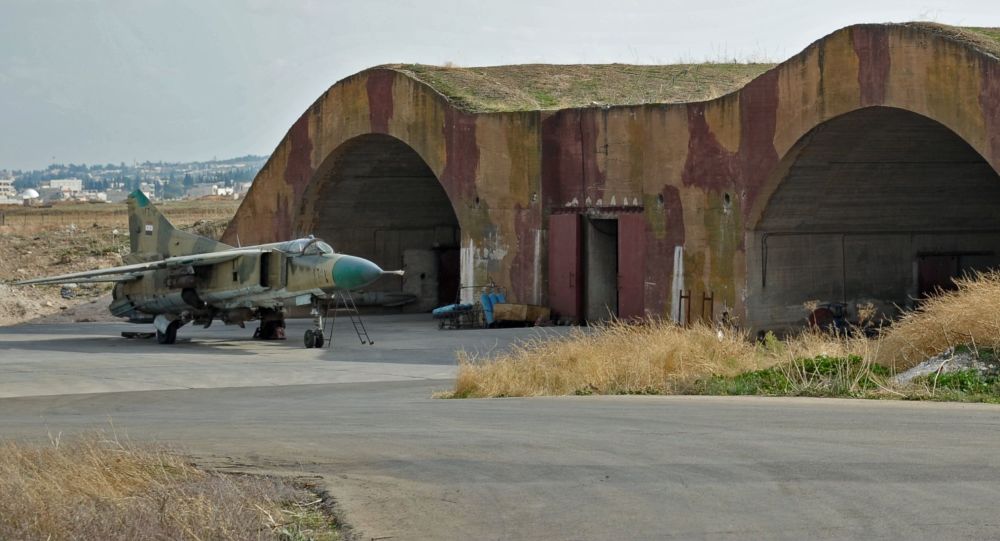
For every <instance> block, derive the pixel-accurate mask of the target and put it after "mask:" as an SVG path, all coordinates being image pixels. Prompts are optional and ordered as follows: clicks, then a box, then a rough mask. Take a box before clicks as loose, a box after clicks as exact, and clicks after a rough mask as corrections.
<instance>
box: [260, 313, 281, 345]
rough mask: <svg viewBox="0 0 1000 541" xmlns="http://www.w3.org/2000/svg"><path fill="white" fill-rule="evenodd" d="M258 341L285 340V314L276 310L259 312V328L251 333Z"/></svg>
mask: <svg viewBox="0 0 1000 541" xmlns="http://www.w3.org/2000/svg"><path fill="white" fill-rule="evenodd" d="M253 337H254V338H257V339H260V340H284V339H285V314H284V313H283V312H281V311H278V310H261V314H260V326H259V327H257V330H255V331H254V332H253Z"/></svg>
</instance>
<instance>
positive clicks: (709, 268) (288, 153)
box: [224, 24, 1000, 316]
mask: <svg viewBox="0 0 1000 541" xmlns="http://www.w3.org/2000/svg"><path fill="white" fill-rule="evenodd" d="M939 30H940V29H938V30H935V29H933V28H931V27H929V26H927V25H905V24H889V25H857V26H852V27H848V28H845V29H842V30H839V31H837V32H834V33H833V34H831V35H829V36H826V37H824V38H822V39H820V40H818V41H817V42H815V43H813V44H812V45H810V46H809V47H808V48H806V49H805V50H804V51H802V52H801V53H799V54H797V55H796V56H794V57H793V58H791V59H789V60H787V61H785V62H783V63H781V64H779V65H778V66H776V67H775V68H773V69H771V70H770V71H768V72H766V73H764V74H762V75H761V76H759V77H757V78H756V79H754V80H753V81H751V82H750V83H748V84H747V85H745V86H744V87H743V88H742V89H740V90H737V91H735V92H733V93H731V94H728V95H725V96H722V97H720V98H717V99H714V100H711V101H707V102H700V103H690V104H646V105H634V106H614V105H611V106H600V107H590V108H581V109H564V110H552V111H518V112H496V113H480V114H476V113H472V112H468V111H465V110H462V109H460V108H458V107H456V106H454V105H453V104H452V103H451V102H449V101H448V99H447V98H445V96H444V93H445V91H444V90H442V91H440V92H439V91H438V90H436V89H434V88H432V87H430V86H428V85H427V84H425V83H423V82H421V81H418V80H415V79H413V78H411V77H410V76H408V75H407V74H405V73H402V72H401V71H399V70H396V69H393V68H391V67H378V68H372V69H369V70H366V71H363V72H361V73H359V74H357V75H354V76H352V77H349V78H347V79H344V80H342V81H340V82H338V83H337V84H335V85H334V86H332V87H331V88H330V89H329V90H328V91H327V92H326V93H324V94H323V95H322V96H321V97H320V98H319V99H318V100H317V101H316V102H315V103H314V104H313V105H312V106H311V107H310V109H309V110H308V111H306V113H305V114H303V116H302V117H301V118H300V119H299V120H298V121H297V122H296V123H295V125H294V126H293V127H292V129H291V130H290V131H289V133H288V135H286V137H285V138H284V139H283V140H282V141H281V142H280V143H279V144H278V147H277V148H276V149H275V151H274V154H273V155H272V156H271V159H270V160H269V162H268V164H267V165H266V166H265V167H264V169H263V170H262V171H261V172H260V174H259V175H258V177H257V179H256V181H255V183H254V186H253V188H252V189H251V191H250V193H249V194H248V196H247V199H246V200H245V201H244V203H243V205H242V206H241V208H240V211H239V213H238V214H237V217H236V219H235V220H234V221H233V224H232V225H231V226H230V228H229V230H228V231H227V234H226V236H225V237H224V238H225V239H226V240H227V241H228V242H230V243H234V242H235V237H236V235H237V234H238V235H239V237H240V239H241V241H242V242H243V243H249V242H263V241H270V240H276V239H280V238H285V237H291V236H294V235H298V234H306V233H308V232H309V230H310V228H311V227H312V226H313V224H315V223H316V220H317V217H316V216H315V209H313V208H312V206H311V201H310V197H311V194H314V193H315V190H316V189H317V186H318V185H320V184H321V183H323V182H326V181H327V180H328V179H327V176H326V175H327V174H326V172H328V171H330V170H331V164H332V163H334V162H335V161H336V160H337V159H338V148H340V147H341V145H343V143H344V142H346V141H348V140H350V139H351V138H353V137H357V136H359V135H363V134H366V133H385V134H388V135H391V136H393V137H395V138H397V139H399V140H401V141H403V142H404V143H406V144H407V145H409V146H410V147H411V148H413V149H414V151H416V152H417V153H418V154H419V155H420V156H421V157H422V158H423V159H424V161H425V162H426V163H427V165H428V166H429V167H430V169H431V170H432V171H433V172H434V174H435V175H436V176H437V178H438V179H439V181H440V183H441V185H442V187H443V189H444V190H445V192H446V193H447V194H448V196H449V198H450V199H451V202H452V206H453V208H454V210H455V213H456V216H457V217H458V221H459V223H460V226H461V229H462V250H463V253H462V264H463V268H462V280H463V282H464V284H465V285H473V284H478V283H485V281H486V280H490V279H492V280H495V281H496V282H498V283H499V284H501V285H504V286H507V287H508V288H509V290H510V293H511V297H512V298H513V299H514V300H516V301H523V302H537V303H544V302H546V299H547V283H546V276H547V275H546V268H545V261H546V254H547V246H546V239H547V229H548V226H547V222H548V216H549V215H550V213H551V211H552V210H553V209H555V208H559V209H562V210H563V211H565V210H566V209H567V208H570V209H574V210H575V211H578V212H580V213H584V214H592V215H595V216H603V217H607V216H613V215H614V214H615V213H616V212H625V211H633V212H634V211H635V210H636V209H635V207H639V208H640V209H641V210H642V212H643V215H644V216H645V217H646V220H647V222H648V229H647V231H648V236H647V239H646V249H647V250H648V252H647V254H646V257H645V265H646V269H645V276H646V281H645V283H644V285H643V291H644V292H645V293H644V295H645V298H644V303H643V304H644V306H645V307H646V309H647V311H648V312H649V313H651V314H653V315H666V314H667V313H668V310H669V307H670V305H671V299H672V296H673V295H675V294H676V292H673V291H670V289H671V288H670V280H671V275H672V272H673V264H674V263H673V262H674V248H675V247H677V246H682V247H683V248H684V250H683V253H684V274H685V276H684V278H685V280H684V282H685V287H686V288H688V289H690V290H691V291H692V297H693V298H694V299H700V297H701V295H702V294H703V293H706V292H711V293H712V294H714V296H715V299H716V309H715V314H716V315H718V314H720V313H721V312H722V310H723V309H724V310H727V311H729V312H730V313H731V314H733V315H735V316H739V315H740V314H741V312H742V311H743V309H744V306H743V303H744V301H745V298H744V297H745V292H746V280H747V269H746V254H745V253H744V250H745V239H746V232H747V231H750V230H753V229H754V227H755V226H756V224H757V222H758V221H759V219H760V216H761V215H762V213H763V211H764V209H765V208H766V206H767V203H768V201H769V200H770V198H771V196H772V194H773V193H774V192H775V190H776V189H777V187H778V184H779V183H780V179H781V178H782V177H783V175H782V174H781V172H782V171H783V170H785V169H787V167H788V166H789V163H790V161H792V160H793V159H794V156H790V153H792V154H794V148H795V146H796V143H797V142H798V141H799V140H800V139H802V138H803V137H804V136H806V135H807V134H808V133H809V132H810V131H811V130H813V129H814V128H816V127H817V126H820V125H821V124H823V123H824V122H826V121H828V120H830V119H833V118H835V117H837V116H840V115H843V114H845V113H848V112H851V111H855V110H858V109H862V108H865V107H872V106H885V107H895V108H900V109H904V110H907V111H911V112H914V113H917V114H920V115H923V116H926V117H928V118H931V119H933V120H935V121H937V122H939V123H941V124H943V125H944V126H946V127H948V128H949V129H951V130H952V131H953V132H954V133H955V134H957V135H958V136H959V137H961V138H962V139H963V140H965V141H966V142H968V143H969V144H970V145H971V146H972V147H973V148H974V149H975V150H976V151H977V152H979V153H980V154H981V155H982V156H983V157H984V159H986V161H987V162H988V163H990V164H991V165H992V166H993V167H994V169H1000V62H998V60H997V58H996V57H995V56H993V55H992V54H990V53H989V52H988V51H984V50H982V49H981V48H977V47H975V46H973V45H970V44H969V43H965V42H962V41H961V40H956V39H951V38H949V37H948V36H947V35H946V34H947V33H946V32H941V31H939ZM459 69H460V68H459Z"/></svg>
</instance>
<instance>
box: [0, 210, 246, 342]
mask: <svg viewBox="0 0 1000 541" xmlns="http://www.w3.org/2000/svg"><path fill="white" fill-rule="evenodd" d="M238 205H239V201H232V200H226V201H200V200H199V201H172V202H166V203H163V204H162V205H160V206H159V208H160V209H161V210H163V211H164V213H165V214H166V215H167V216H168V217H169V219H170V220H171V221H172V222H173V223H174V225H176V226H178V227H180V228H182V229H185V230H188V231H191V232H192V233H195V234H198V235H203V236H208V237H212V238H218V236H219V235H221V234H222V232H223V231H224V230H225V228H226V226H227V225H228V223H229V220H231V219H232V217H233V214H234V213H235V212H236V208H237V206H238ZM116 230H117V234H116V233H115V231H116ZM127 251H128V214H127V206H126V205H125V204H124V203H121V204H89V203H59V204H56V205H53V206H51V207H47V208H41V207H16V206H3V207H0V254H2V257H0V325H10V324H15V323H20V322H23V321H30V320H33V319H35V318H38V317H51V316H53V315H57V314H61V313H62V310H63V309H70V308H73V307H77V306H79V305H81V304H85V303H87V302H88V301H89V300H92V299H96V298H98V297H100V296H102V295H105V294H107V293H108V292H109V291H110V290H111V285H110V284H87V285H84V286H82V287H81V288H79V289H78V290H76V297H75V298H72V299H63V298H62V297H61V296H60V294H59V292H60V286H58V285H48V286H32V287H27V288H23V287H10V286H6V285H4V282H13V281H16V280H24V279H26V278H31V277H40V276H49V275H54V274H65V273H70V272H78V271H85V270H91V269H96V268H102V267H111V266H115V265H121V264H122V258H121V256H122V254H124V253H127ZM102 308H103V307H102ZM99 312H100V314H101V316H100V317H102V318H108V319H109V320H111V319H112V318H111V316H110V315H107V311H106V310H103V309H102V310H100V311H99ZM84 319H90V318H89V317H86V318H84Z"/></svg>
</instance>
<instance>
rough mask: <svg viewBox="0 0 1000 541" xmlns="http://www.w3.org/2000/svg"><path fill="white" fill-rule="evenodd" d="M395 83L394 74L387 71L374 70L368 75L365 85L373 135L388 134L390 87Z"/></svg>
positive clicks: (390, 112)
mask: <svg viewBox="0 0 1000 541" xmlns="http://www.w3.org/2000/svg"><path fill="white" fill-rule="evenodd" d="M395 81H396V75H395V73H393V72H391V71H389V70H376V71H373V72H372V73H371V74H369V75H368V82H367V84H366V87H367V90H368V115H369V118H370V119H371V124H372V132H374V133H389V120H390V119H391V118H392V106H393V101H392V85H393V83H394V82H395Z"/></svg>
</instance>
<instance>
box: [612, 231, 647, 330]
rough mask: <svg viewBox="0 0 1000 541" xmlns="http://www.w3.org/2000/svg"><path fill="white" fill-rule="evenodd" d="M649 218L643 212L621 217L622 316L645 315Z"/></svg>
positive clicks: (620, 295)
mask: <svg viewBox="0 0 1000 541" xmlns="http://www.w3.org/2000/svg"><path fill="white" fill-rule="evenodd" d="M645 283H646V219H645V216H644V215H643V214H642V213H626V214H621V215H620V216H618V317H620V318H622V319H627V318H634V317H643V316H644V315H645V308H646V306H645V298H644V297H645Z"/></svg>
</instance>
